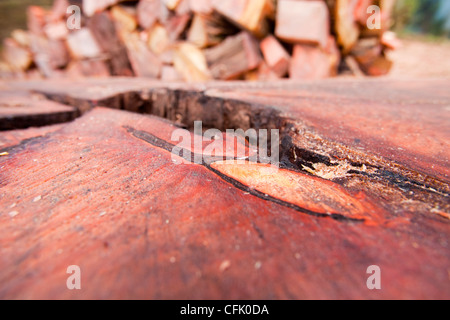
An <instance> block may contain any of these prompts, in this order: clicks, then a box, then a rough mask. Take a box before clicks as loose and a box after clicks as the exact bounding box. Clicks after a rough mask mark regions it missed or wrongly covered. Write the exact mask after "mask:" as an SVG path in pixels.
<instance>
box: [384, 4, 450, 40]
mask: <svg viewBox="0 0 450 320" xmlns="http://www.w3.org/2000/svg"><path fill="white" fill-rule="evenodd" d="M394 18H395V24H394V26H393V29H394V30H395V31H397V32H398V33H400V35H402V34H420V35H430V36H436V37H450V0H397V3H396V8H395V13H394Z"/></svg>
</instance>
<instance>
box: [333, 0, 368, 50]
mask: <svg viewBox="0 0 450 320" xmlns="http://www.w3.org/2000/svg"><path fill="white" fill-rule="evenodd" d="M353 3H354V1H352V0H336V3H335V7H334V12H335V26H334V28H335V31H336V35H337V42H338V44H339V45H340V46H341V47H342V48H343V52H344V54H347V53H348V52H350V50H351V49H352V47H353V46H354V45H355V44H356V42H357V41H358V37H359V34H360V31H359V27H358V25H357V23H356V21H355V16H354V7H353ZM366 10H367V8H366Z"/></svg>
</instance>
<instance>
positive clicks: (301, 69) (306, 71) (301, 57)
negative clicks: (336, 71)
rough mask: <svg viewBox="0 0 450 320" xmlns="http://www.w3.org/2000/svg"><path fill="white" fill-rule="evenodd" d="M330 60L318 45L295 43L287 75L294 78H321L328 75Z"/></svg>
mask: <svg viewBox="0 0 450 320" xmlns="http://www.w3.org/2000/svg"><path fill="white" fill-rule="evenodd" d="M330 70H331V68H330V60H329V57H328V56H327V54H326V53H325V52H324V50H323V49H321V48H320V47H319V46H315V45H308V44H296V45H295V46H294V52H293V55H292V59H291V65H290V70H289V75H290V78H291V79H295V80H314V79H323V78H327V77H329V76H330Z"/></svg>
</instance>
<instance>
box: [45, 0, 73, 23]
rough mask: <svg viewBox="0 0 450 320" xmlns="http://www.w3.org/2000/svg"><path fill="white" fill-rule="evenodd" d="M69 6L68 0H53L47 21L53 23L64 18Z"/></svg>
mask: <svg viewBox="0 0 450 320" xmlns="http://www.w3.org/2000/svg"><path fill="white" fill-rule="evenodd" d="M69 6H70V3H69V0H55V1H54V2H53V6H52V9H51V11H50V14H49V22H50V23H55V22H58V21H61V20H62V19H64V17H65V16H66V14H67V8H68V7H69Z"/></svg>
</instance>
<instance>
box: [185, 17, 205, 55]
mask: <svg viewBox="0 0 450 320" xmlns="http://www.w3.org/2000/svg"><path fill="white" fill-rule="evenodd" d="M209 39H210V37H209V34H208V30H207V29H206V19H205V18H204V15H201V14H196V15H195V16H194V19H193V20H192V24H191V28H190V29H189V33H188V41H189V42H192V43H193V44H195V45H197V46H198V47H200V48H205V47H207V46H209V45H210V44H211V42H210V40H209Z"/></svg>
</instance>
